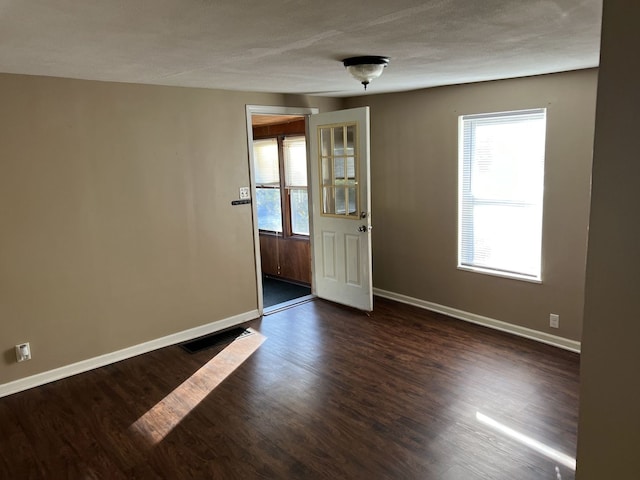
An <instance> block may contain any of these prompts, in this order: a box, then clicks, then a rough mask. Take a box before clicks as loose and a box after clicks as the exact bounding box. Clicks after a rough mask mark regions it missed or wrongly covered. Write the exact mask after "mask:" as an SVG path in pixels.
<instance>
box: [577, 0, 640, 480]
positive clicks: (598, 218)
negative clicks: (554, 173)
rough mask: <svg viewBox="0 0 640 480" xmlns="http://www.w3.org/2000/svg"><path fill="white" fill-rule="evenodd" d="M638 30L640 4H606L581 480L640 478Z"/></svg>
mask: <svg viewBox="0 0 640 480" xmlns="http://www.w3.org/2000/svg"><path fill="white" fill-rule="evenodd" d="M639 22H640V4H639V3H637V2H630V1H623V0H607V1H606V2H604V15H603V30H602V49H601V69H600V81H599V86H598V106H597V110H598V113H597V118H596V133H595V146H594V160H593V194H592V198H591V221H590V228H589V255H588V261H587V281H586V288H585V297H586V298H585V312H584V338H583V350H582V359H581V381H580V385H581V390H580V424H579V428H578V471H577V478H578V479H579V480H601V479H623V478H624V479H638V478H640V253H639V246H640V220H639V219H640V212H639V207H640V196H639V194H640V189H639V188H638V185H639V182H640V156H639V152H640V135H639V133H638V130H639V128H640V116H639V113H638V112H639V108H640V90H639V85H640V56H638V55H637V52H638V49H639V48H640V29H638V23H639ZM630 52H633V53H632V54H630Z"/></svg>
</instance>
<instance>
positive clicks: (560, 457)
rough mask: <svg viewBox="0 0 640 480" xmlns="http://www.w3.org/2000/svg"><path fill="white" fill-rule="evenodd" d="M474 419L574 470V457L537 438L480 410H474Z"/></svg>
mask: <svg viewBox="0 0 640 480" xmlns="http://www.w3.org/2000/svg"><path fill="white" fill-rule="evenodd" d="M476 420H478V421H479V422H480V423H482V424H484V425H486V426H488V427H490V428H493V429H494V430H496V431H497V432H500V433H502V434H503V435H505V436H507V437H509V438H511V439H512V440H515V441H517V442H519V443H521V444H522V445H524V446H526V447H529V448H531V449H532V450H535V451H536V452H538V453H541V454H542V455H544V456H545V457H547V458H550V459H551V460H553V461H555V462H558V463H560V464H561V465H564V466H565V467H567V468H570V469H571V470H573V471H575V470H576V459H575V458H573V457H570V456H569V455H566V454H564V453H562V452H559V451H558V450H556V449H555V448H551V447H550V446H548V445H545V444H544V443H542V442H539V441H538V440H535V439H533V438H531V437H529V436H527V435H525V434H523V433H520V432H518V431H516V430H514V429H512V428H509V427H507V426H506V425H504V424H503V423H500V422H498V421H497V420H494V419H493V418H491V417H487V416H486V415H483V414H482V413H480V412H476Z"/></svg>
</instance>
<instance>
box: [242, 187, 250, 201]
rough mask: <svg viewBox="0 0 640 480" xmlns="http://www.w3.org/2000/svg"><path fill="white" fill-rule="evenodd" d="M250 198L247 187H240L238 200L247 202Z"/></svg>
mask: <svg viewBox="0 0 640 480" xmlns="http://www.w3.org/2000/svg"><path fill="white" fill-rule="evenodd" d="M249 198H251V191H250V190H249V187H240V200H248V199H249Z"/></svg>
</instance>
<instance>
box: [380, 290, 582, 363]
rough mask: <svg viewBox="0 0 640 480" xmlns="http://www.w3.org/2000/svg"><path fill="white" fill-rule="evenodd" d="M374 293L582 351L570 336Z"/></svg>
mask: <svg viewBox="0 0 640 480" xmlns="http://www.w3.org/2000/svg"><path fill="white" fill-rule="evenodd" d="M373 294H374V295H377V296H379V297H383V298H388V299H390V300H395V301H397V302H400V303H406V304H407V305H413V306H414V307H419V308H424V309H425V310H431V311H432V312H437V313H442V314H444V315H448V316H450V317H453V318H457V319H458V320H464V321H465V322H470V323H475V324H478V325H482V326H485V327H489V328H493V329H494V330H500V331H501V332H507V333H511V334H513V335H517V336H519V337H524V338H528V339H530V340H536V341H538V342H541V343H546V344H547V345H553V346H554V347H559V348H563V349H564V350H569V351H571V352H576V353H580V348H581V343H580V342H577V341H575V340H570V339H568V338H563V337H558V336H556V335H551V334H549V333H545V332H540V331H538V330H533V329H531V328H526V327H521V326H519V325H514V324H512V323H507V322H503V321H501V320H495V319H493V318H489V317H483V316H482V315H476V314H475V313H469V312H465V311H463V310H458V309H456V308H451V307H446V306H444V305H439V304H437V303H432V302H427V301H426V300H420V299H419V298H413V297H409V296H407V295H402V294H400V293H394V292H389V291H386V290H381V289H379V288H374V289H373Z"/></svg>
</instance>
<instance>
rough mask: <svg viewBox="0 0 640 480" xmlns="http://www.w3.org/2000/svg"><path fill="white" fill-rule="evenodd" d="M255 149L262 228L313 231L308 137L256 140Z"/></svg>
mask: <svg viewBox="0 0 640 480" xmlns="http://www.w3.org/2000/svg"><path fill="white" fill-rule="evenodd" d="M253 151H254V162H255V175H256V204H257V205H256V206H257V211H258V228H259V229H260V230H266V231H270V232H276V233H284V234H286V235H287V236H291V235H309V204H308V194H307V146H306V141H305V137H304V136H279V137H277V138H266V139H260V140H254V141H253ZM283 192H284V198H283V197H282V195H283ZM283 200H284V201H283Z"/></svg>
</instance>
